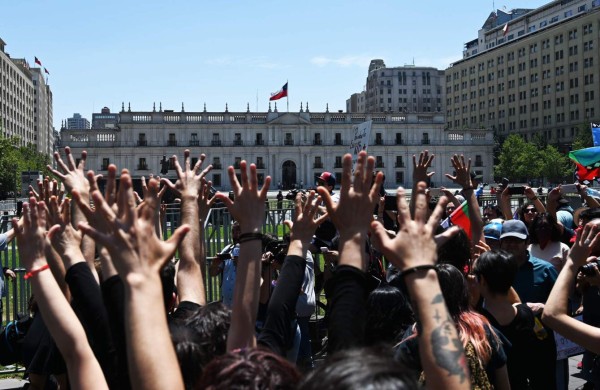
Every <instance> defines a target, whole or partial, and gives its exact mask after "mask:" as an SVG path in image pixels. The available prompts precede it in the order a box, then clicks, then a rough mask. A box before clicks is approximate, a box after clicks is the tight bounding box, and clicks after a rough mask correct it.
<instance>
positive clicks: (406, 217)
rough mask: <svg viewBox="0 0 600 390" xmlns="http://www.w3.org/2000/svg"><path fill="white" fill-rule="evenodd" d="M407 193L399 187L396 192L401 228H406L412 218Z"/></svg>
mask: <svg viewBox="0 0 600 390" xmlns="http://www.w3.org/2000/svg"><path fill="white" fill-rule="evenodd" d="M405 194H406V192H405V190H404V188H402V187H398V189H397V190H396V205H397V208H398V224H399V225H400V226H404V225H405V224H406V223H407V222H408V221H410V220H411V218H410V210H409V208H408V203H407V202H406V195H405Z"/></svg>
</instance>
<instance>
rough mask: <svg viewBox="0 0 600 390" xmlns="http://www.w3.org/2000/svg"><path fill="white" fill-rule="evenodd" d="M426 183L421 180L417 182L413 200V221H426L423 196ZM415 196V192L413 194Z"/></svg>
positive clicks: (424, 198)
mask: <svg viewBox="0 0 600 390" xmlns="http://www.w3.org/2000/svg"><path fill="white" fill-rule="evenodd" d="M425 188H427V185H426V184H425V182H423V181H421V182H419V183H417V193H416V200H415V221H418V222H421V223H426V218H427V197H426V196H425ZM413 196H415V194H413Z"/></svg>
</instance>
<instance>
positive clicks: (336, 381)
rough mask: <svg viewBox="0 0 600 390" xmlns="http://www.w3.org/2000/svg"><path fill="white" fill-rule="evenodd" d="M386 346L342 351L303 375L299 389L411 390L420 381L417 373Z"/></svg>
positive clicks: (416, 386)
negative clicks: (399, 360)
mask: <svg viewBox="0 0 600 390" xmlns="http://www.w3.org/2000/svg"><path fill="white" fill-rule="evenodd" d="M389 353H390V352H389V351H388V350H387V349H385V348H380V349H375V348H357V349H348V350H343V351H340V352H338V353H336V354H334V355H333V356H331V357H330V358H328V359H327V364H323V365H321V366H319V367H318V368H317V369H316V370H314V371H313V372H311V373H310V374H309V375H307V376H306V378H304V380H303V381H302V382H301V383H300V385H299V386H298V390H362V389H395V390H412V389H416V388H418V386H419V384H418V382H417V378H416V377H415V375H414V373H413V372H412V371H410V370H408V369H407V368H406V367H404V366H403V365H402V364H400V363H399V362H397V361H395V360H393V359H390V358H389V357H388V355H389Z"/></svg>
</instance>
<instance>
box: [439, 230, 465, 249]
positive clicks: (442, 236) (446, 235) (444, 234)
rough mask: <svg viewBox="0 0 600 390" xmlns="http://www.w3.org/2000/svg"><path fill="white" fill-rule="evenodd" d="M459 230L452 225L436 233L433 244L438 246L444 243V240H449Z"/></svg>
mask: <svg viewBox="0 0 600 390" xmlns="http://www.w3.org/2000/svg"><path fill="white" fill-rule="evenodd" d="M458 232H460V228H459V227H458V226H452V227H450V228H449V229H446V230H444V231H443V232H442V233H440V234H438V235H436V236H435V237H434V238H433V240H434V241H435V244H436V245H437V246H438V247H439V246H442V245H444V244H445V243H446V242H448V241H450V239H451V238H452V237H454V236H455V235H457V234H458Z"/></svg>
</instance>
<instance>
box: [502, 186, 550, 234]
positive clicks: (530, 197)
mask: <svg viewBox="0 0 600 390" xmlns="http://www.w3.org/2000/svg"><path fill="white" fill-rule="evenodd" d="M510 188H513V187H509V186H508V183H507V185H506V187H504V189H503V190H502V193H501V195H500V209H501V210H502V214H503V215H504V220H506V221H509V220H511V219H513V210H512V209H511V207H510V197H511V194H510ZM524 195H525V197H526V198H527V201H526V203H525V204H523V205H522V206H521V207H520V208H519V209H518V210H517V215H518V218H519V220H521V221H523V222H524V223H525V225H526V226H529V224H530V223H531V221H533V217H534V216H535V214H537V213H543V212H545V211H546V207H545V206H544V204H543V203H542V201H541V200H540V199H539V198H538V197H537V195H536V194H535V191H533V189H532V188H531V187H529V186H525V190H524Z"/></svg>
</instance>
